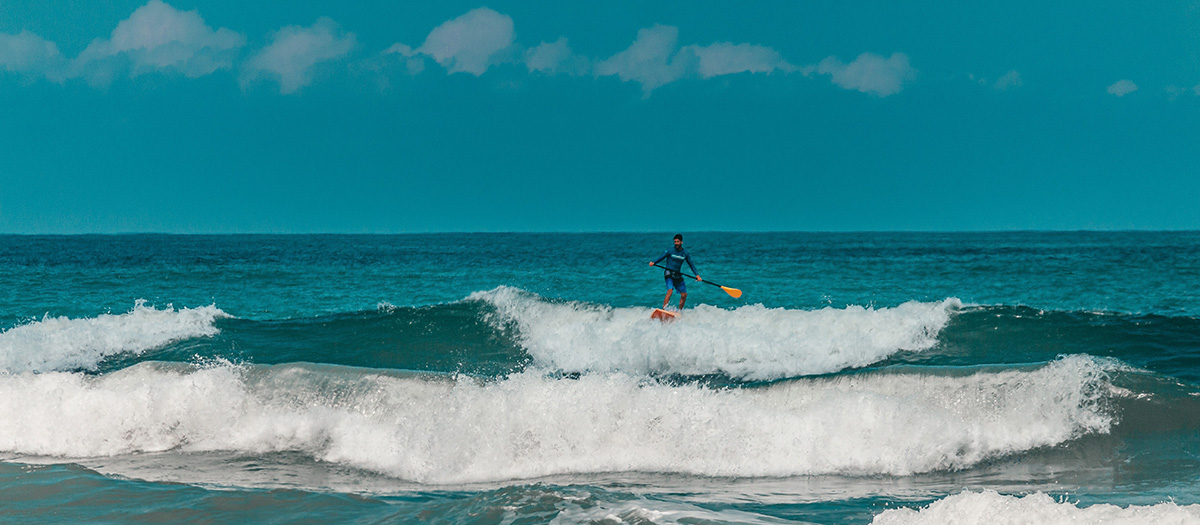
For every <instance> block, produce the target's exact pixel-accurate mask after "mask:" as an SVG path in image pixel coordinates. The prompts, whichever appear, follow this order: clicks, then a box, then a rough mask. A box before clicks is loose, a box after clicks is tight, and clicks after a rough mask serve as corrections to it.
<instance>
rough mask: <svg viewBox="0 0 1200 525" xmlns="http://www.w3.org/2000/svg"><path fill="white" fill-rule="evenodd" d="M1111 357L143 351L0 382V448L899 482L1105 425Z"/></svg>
mask: <svg viewBox="0 0 1200 525" xmlns="http://www.w3.org/2000/svg"><path fill="white" fill-rule="evenodd" d="M1105 367H1106V365H1105V363H1104V362H1103V361H1099V360H1095V359H1092V358H1088V357H1085V356H1074V357H1067V358H1064V359H1061V360H1058V361H1055V362H1053V363H1050V364H1047V365H1045V366H1042V367H1038V368H1035V369H1032V370H1017V369H1012V370H1003V371H990V372H982V371H981V372H977V373H972V374H967V375H961V376H960V375H951V376H946V375H928V374H925V373H922V372H919V371H917V372H912V373H897V372H892V373H865V374H857V375H853V376H840V377H834V378H817V379H795V380H791V381H787V382H782V383H775V384H772V385H767V386H760V387H754V388H742V389H713V388H708V387H703V386H699V385H668V384H663V383H659V382H657V381H652V380H651V381H648V380H646V379H645V378H638V377H634V376H629V375H626V374H616V373H613V374H586V375H583V376H581V377H579V378H578V379H555V378H551V377H546V376H544V375H541V374H537V373H532V372H526V373H522V374H517V375H514V376H511V377H509V378H507V379H504V380H498V381H480V380H476V379H472V378H467V377H461V376H460V377H457V378H451V377H447V376H427V375H419V374H403V373H381V372H379V371H371V370H367V369H354V368H349V367H336V366H330V365H299V364H296V365H277V366H253V365H243V366H233V365H228V364H225V365H219V366H206V367H196V366H191V365H180V364H165V363H153V362H149V363H141V364H138V365H135V366H132V367H129V368H126V369H123V370H120V371H118V372H114V373H111V374H107V375H104V376H89V375H86V374H79V373H45V374H19V375H9V376H0V392H3V393H4V395H3V396H2V397H0V419H2V420H4V421H5V422H6V425H4V427H3V428H0V451H5V452H7V453H9V454H16V455H22V454H25V455H42V456H60V457H91V456H103V455H115V454H129V453H139V452H160V451H165V450H173V449H176V450H180V451H185V452H186V451H243V452H250V453H265V452H281V451H294V452H300V453H303V454H306V455H309V456H311V457H313V458H314V459H318V460H323V461H329V462H333V463H336V464H342V465H347V466H352V467H358V468H364V469H369V470H373V471H376V472H380V473H383V474H387V475H389V476H394V477H396V478H399V479H403V480H407V481H414V482H419V483H433V484H444V483H467V482H487V481H502V480H513V479H528V478H537V477H541V476H550V475H557V474H587V473H606V472H660V473H682V474H689V475H697V476H718V477H722V476H737V477H780V476H795V475H813V474H849V475H874V474H891V475H907V474H913V473H919V472H928V471H934V470H945V469H960V468H966V467H970V466H972V465H975V464H978V463H979V462H981V461H984V460H986V459H989V458H993V457H997V456H1002V455H1007V454H1014V453H1019V452H1022V451H1027V450H1030V449H1033V448H1036V447H1042V446H1049V445H1055V444H1059V443H1062V442H1065V441H1067V440H1070V439H1073V438H1076V437H1079V436H1082V435H1085V434H1088V433H1097V432H1107V431H1108V430H1109V428H1110V426H1111V424H1112V419H1111V417H1110V416H1109V415H1107V414H1106V413H1105V411H1104V409H1103V406H1102V403H1101V402H1100V399H1099V396H1102V395H1104V393H1105V392H1108V391H1109V390H1108V389H1106V388H1103V387H1102V386H1103V384H1104V382H1105V381H1106V372H1105V370H1106V368H1105Z"/></svg>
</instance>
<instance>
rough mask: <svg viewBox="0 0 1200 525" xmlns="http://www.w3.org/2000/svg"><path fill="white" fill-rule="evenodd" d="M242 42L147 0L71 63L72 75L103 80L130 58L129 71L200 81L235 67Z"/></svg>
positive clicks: (232, 34) (157, 0)
mask: <svg viewBox="0 0 1200 525" xmlns="http://www.w3.org/2000/svg"><path fill="white" fill-rule="evenodd" d="M245 43H246V38H245V37H244V36H242V35H241V34H240V33H236V32H234V31H231V30H229V29H226V28H220V29H216V30H214V29H213V28H211V27H209V26H208V25H207V24H205V23H204V19H203V18H201V17H200V14H199V13H198V12H196V11H180V10H178V9H175V8H174V7H171V6H170V5H168V4H165V3H163V2H161V1H160V0H150V2H148V3H147V4H146V5H144V6H142V7H139V8H138V9H137V10H136V11H134V12H133V14H132V15H130V16H129V18H126V19H125V20H122V21H121V22H120V23H118V24H117V28H116V29H114V30H113V32H112V35H110V37H109V38H108V39H96V40H93V41H92V43H91V44H89V45H88V47H87V48H86V49H84V50H83V52H82V53H80V55H79V56H78V57H77V58H76V59H75V63H74V65H75V74H76V75H84V76H88V77H90V78H91V79H92V80H93V81H99V82H102V83H103V82H106V80H107V79H108V78H111V76H112V74H113V71H112V69H113V68H114V67H117V64H114V63H113V60H119V59H128V60H129V61H130V63H131V65H132V67H133V71H132V73H133V74H134V75H138V74H140V73H143V72H146V71H152V70H175V71H178V72H180V73H183V74H184V75H186V76H188V77H193V78H195V77H200V76H204V75H207V74H210V73H212V72H214V71H216V70H218V69H225V68H230V67H232V66H233V59H234V58H235V57H236V55H237V51H238V49H239V48H241V47H242V46H243V45H245Z"/></svg>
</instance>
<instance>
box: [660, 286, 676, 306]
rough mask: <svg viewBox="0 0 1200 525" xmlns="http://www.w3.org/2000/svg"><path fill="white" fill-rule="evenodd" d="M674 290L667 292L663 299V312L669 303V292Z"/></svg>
mask: <svg viewBox="0 0 1200 525" xmlns="http://www.w3.org/2000/svg"><path fill="white" fill-rule="evenodd" d="M674 291H675V290H667V296H666V297H664V298H663V310H666V309H667V304H668V303H670V302H671V292H674Z"/></svg>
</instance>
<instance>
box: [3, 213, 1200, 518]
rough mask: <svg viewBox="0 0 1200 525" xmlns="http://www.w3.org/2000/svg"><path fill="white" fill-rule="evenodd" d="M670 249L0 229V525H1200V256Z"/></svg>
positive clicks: (843, 246)
mask: <svg viewBox="0 0 1200 525" xmlns="http://www.w3.org/2000/svg"><path fill="white" fill-rule="evenodd" d="M672 233H674V232H669V233H662V234H627V233H611V234H609V233H603V234H601V233H596V234H431V235H396V236H374V235H372V236H353V235H294V236H270V235H250V236H194V235H186V236H174V235H116V236H0V290H3V293H2V294H0V522H4V523H23V522H29V523H33V522H47V521H54V522H70V521H93V522H95V521H99V522H121V521H134V520H137V521H168V520H170V521H175V520H208V521H235V520H236V521H242V520H249V521H254V522H263V523H272V522H277V523H289V522H296V521H310V522H399V523H413V522H416V523H420V522H428V523H605V524H616V523H637V524H646V523H688V524H702V523H784V522H808V523H822V524H824V523H854V524H857V523H882V524H910V523H947V522H954V521H955V520H960V521H958V522H965V523H974V522H978V523H995V522H1000V521H1005V520H1007V521H1008V522H1014V523H1064V522H1065V523H1072V522H1073V523H1161V522H1170V523H1200V233H1197V232H1157V233H1156V232H1111V233H1065V232H1064V233H1032V232H1021V233H946V234H938V233H828V234H823V233H703V232H698V233H685V235H686V238H685V243H684V244H685V247H686V248H687V249H688V250H689V251H690V252H691V254H692V256H693V259H694V261H695V263H696V266H697V268H698V269H699V272H700V275H701V276H703V277H704V278H706V279H710V280H713V281H716V282H719V283H721V284H723V285H726V286H730V287H735V288H739V289H741V290H742V291H743V292H744V295H743V296H742V297H741V299H734V298H732V297H730V296H729V295H727V294H725V293H724V292H722V291H721V290H720V289H719V288H717V287H714V286H708V285H705V284H702V283H698V282H695V281H689V282H688V288H689V296H688V304H687V310H686V311H685V313H684V315H683V317H682V319H681V320H680V321H678V322H675V323H672V324H666V325H664V324H660V323H659V322H657V321H652V320H650V319H649V315H650V311H651V310H652V309H653V308H654V307H657V306H659V305H660V304H661V302H662V297H663V294H664V286H663V279H662V272H661V270H657V269H654V268H650V267H648V266H647V262H648V261H650V260H653V259H654V258H656V257H658V256H659V255H660V254H662V253H663V251H665V250H667V249H668V248H670V246H671V234H672ZM672 302H673V303H674V302H675V301H674V298H673V301H672ZM972 520H976V521H972Z"/></svg>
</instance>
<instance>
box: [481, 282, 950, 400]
mask: <svg viewBox="0 0 1200 525" xmlns="http://www.w3.org/2000/svg"><path fill="white" fill-rule="evenodd" d="M467 299H468V300H478V301H485V302H487V303H489V304H491V305H493V306H494V307H495V313H494V314H491V315H490V317H489V319H488V320H489V322H491V323H492V324H494V325H495V326H497V327H498V328H507V327H515V328H516V330H517V333H518V336H519V340H520V341H521V344H522V346H523V347H524V349H525V351H526V352H528V353H529V355H530V356H531V357H532V358H533V360H534V364H535V365H537V366H540V367H545V368H549V369H561V370H565V371H571V372H583V371H622V372H626V373H633V374H646V373H678V374H688V375H699V374H711V373H722V374H726V375H728V376H730V377H734V378H738V379H749V380H765V379H778V378H783V377H794V376H800V375H810V374H822V373H830V372H836V371H839V370H843V369H846V368H853V367H860V366H865V365H868V364H871V363H875V362H878V361H880V360H883V359H886V358H887V357H888V356H890V355H892V354H894V353H896V352H898V351H901V350H927V349H929V348H932V347H933V346H934V345H935V344H936V343H937V335H938V333H939V332H940V331H941V330H942V328H944V327H945V326H946V324H947V323H948V322H949V321H950V317H951V315H952V314H953V313H954V312H955V311H956V310H958V309H959V308H961V307H962V303H961V302H960V301H959V300H958V299H946V300H944V301H941V302H937V303H920V302H915V301H914V302H908V303H904V304H902V305H899V306H896V307H894V308H879V309H876V308H864V307H860V306H851V307H847V308H844V309H834V308H824V309H821V310H813V311H809V310H789V309H785V308H766V307H764V306H762V305H749V306H742V307H740V308H737V309H734V310H723V309H720V308H715V307H712V306H707V305H700V306H697V307H696V308H692V309H689V310H687V312H686V313H685V314H684V316H683V318H682V319H681V320H679V321H676V322H674V323H671V324H666V325H664V324H661V323H659V322H658V321H653V320H651V319H650V309H649V308H611V307H607V306H598V305H591V304H585V303H577V302H565V303H563V302H551V301H547V300H544V299H542V298H540V297H538V296H537V295H534V294H531V293H528V292H524V291H521V290H518V289H515V288H510V287H504V286H502V287H499V288H496V289H493V290H490V291H486V292H476V293H473V294H471V295H470V296H469V297H468V298H467Z"/></svg>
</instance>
